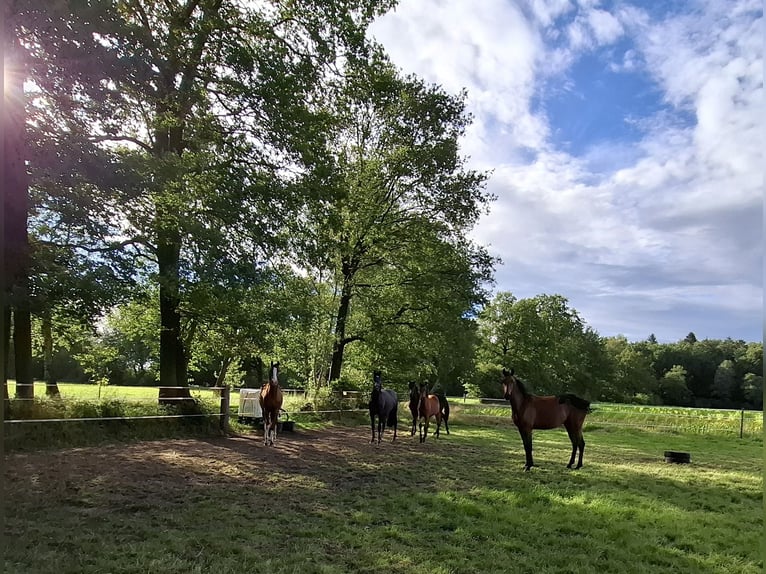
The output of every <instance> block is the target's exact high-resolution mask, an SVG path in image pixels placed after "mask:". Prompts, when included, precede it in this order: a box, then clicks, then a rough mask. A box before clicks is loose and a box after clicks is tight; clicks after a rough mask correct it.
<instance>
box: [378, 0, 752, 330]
mask: <svg viewBox="0 0 766 574" xmlns="http://www.w3.org/2000/svg"><path fill="white" fill-rule="evenodd" d="M372 35H373V36H374V37H375V38H376V39H377V40H378V41H379V42H381V43H382V44H383V45H384V46H385V47H386V49H387V51H388V53H389V54H390V56H391V58H392V59H393V61H394V62H395V63H396V64H397V65H398V66H400V67H401V68H402V69H403V70H404V71H406V72H414V73H416V74H418V75H419V76H421V77H423V78H424V79H426V80H428V81H430V82H434V83H438V84H441V85H442V86H443V87H444V88H445V89H446V90H448V91H450V92H458V91H459V90H460V89H462V88H466V89H467V90H468V106H469V109H470V111H471V113H472V114H473V115H474V118H475V119H474V123H473V125H472V126H471V128H470V130H469V132H468V134H467V135H466V137H465V139H464V141H463V151H464V153H465V154H466V155H468V156H470V158H471V159H470V163H471V167H474V168H480V169H490V170H492V176H491V179H490V182H489V185H488V189H489V191H491V192H492V193H493V194H494V195H496V196H497V200H496V201H495V202H494V204H493V206H492V209H491V213H490V214H489V215H488V216H486V217H485V218H484V219H483V220H482V221H481V222H480V224H479V226H478V227H477V228H476V230H475V232H474V236H475V238H476V240H477V241H479V242H481V243H483V244H485V245H488V246H489V248H490V250H491V252H492V253H493V254H495V255H498V256H500V257H501V258H502V260H503V264H502V265H500V266H498V268H497V272H496V280H497V284H496V286H495V288H496V290H505V291H511V292H512V293H514V294H515V295H516V296H517V297H519V298H522V297H531V296H534V295H536V294H539V293H559V294H562V295H564V296H565V297H567V298H568V299H569V302H570V305H571V306H572V307H574V308H575V309H577V311H578V312H579V313H580V315H581V316H582V317H583V318H584V319H585V321H586V322H587V323H588V324H589V325H591V326H592V327H593V328H595V329H596V330H597V331H598V332H599V333H600V334H601V335H604V336H611V335H617V334H623V335H625V336H626V337H628V339H630V340H642V339H645V338H646V337H648V336H649V334H650V333H654V334H655V335H656V337H657V338H658V340H660V341H661V342H670V341H676V340H679V339H681V338H683V337H684V336H686V334H687V333H689V332H690V331H693V332H694V333H695V334H696V335H697V337H698V338H699V339H703V338H721V339H723V338H726V337H732V338H735V339H739V338H741V339H745V340H748V341H760V340H762V335H763V297H762V293H763V191H764V137H763V136H764V134H765V133H766V131H765V124H764V93H763V76H764V64H763V48H764V40H763V38H764V26H763V3H762V2H761V1H760V0H758V1H755V0H753V1H750V0H742V1H739V0H737V1H734V0H709V1H703V0H700V1H686V0H684V1H680V0H679V1H673V2H657V1H649V2H644V3H641V2H631V1H619V0H618V1H614V2H613V1H603V2H599V1H598V0H526V1H524V0H401V3H400V5H399V6H398V7H397V9H396V10H395V11H393V12H391V13H389V14H387V15H386V16H384V17H383V18H381V19H380V20H378V21H377V22H375V24H374V25H373V27H372Z"/></svg>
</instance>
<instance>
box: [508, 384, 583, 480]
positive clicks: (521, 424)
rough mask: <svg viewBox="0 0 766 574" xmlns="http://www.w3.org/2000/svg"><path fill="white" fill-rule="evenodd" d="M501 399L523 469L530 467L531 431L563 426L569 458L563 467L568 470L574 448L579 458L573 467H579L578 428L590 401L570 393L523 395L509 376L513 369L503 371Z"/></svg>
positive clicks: (581, 440)
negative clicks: (521, 454)
mask: <svg viewBox="0 0 766 574" xmlns="http://www.w3.org/2000/svg"><path fill="white" fill-rule="evenodd" d="M502 384H503V397H504V398H505V399H507V400H508V401H510V403H511V414H512V417H513V423H514V424H515V425H516V427H517V428H518V429H519V434H521V440H522V442H523V443H524V452H525V454H526V464H525V465H524V470H529V469H530V468H531V467H533V466H534V462H533V461H532V430H533V429H554V428H558V427H561V426H563V427H564V428H565V429H566V430H567V433H568V434H569V440H570V441H572V456H571V457H570V458H569V464H568V465H567V468H572V465H573V464H574V460H575V454H576V452H577V449H578V448H579V449H580V457H579V458H578V460H577V466H576V467H575V468H581V467H582V455H583V451H584V450H585V440H584V439H583V437H582V425H583V423H584V422H585V415H587V414H588V413H589V412H591V409H590V402H589V401H586V400H585V399H582V398H580V397H578V396H576V395H573V394H571V393H566V394H563V395H558V396H546V397H540V396H537V395H533V394H531V393H529V392H527V389H526V388H525V387H524V384H523V383H522V382H521V381H520V380H519V379H518V378H517V377H516V376H515V375H514V374H513V369H511V370H510V371H507V370H506V369H503V380H502Z"/></svg>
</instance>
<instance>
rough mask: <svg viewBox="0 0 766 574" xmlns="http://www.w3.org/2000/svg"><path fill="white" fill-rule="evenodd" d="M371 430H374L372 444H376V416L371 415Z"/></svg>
mask: <svg viewBox="0 0 766 574" xmlns="http://www.w3.org/2000/svg"><path fill="white" fill-rule="evenodd" d="M370 429H371V430H372V438H371V439H370V444H373V443H375V415H374V414H372V413H370Z"/></svg>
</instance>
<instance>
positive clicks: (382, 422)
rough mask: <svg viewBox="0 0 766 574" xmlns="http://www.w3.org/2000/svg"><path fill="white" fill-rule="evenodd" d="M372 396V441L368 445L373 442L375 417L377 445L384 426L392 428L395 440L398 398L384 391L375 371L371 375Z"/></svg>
mask: <svg viewBox="0 0 766 574" xmlns="http://www.w3.org/2000/svg"><path fill="white" fill-rule="evenodd" d="M372 380H373V384H372V396H371V397H370V405H369V407H370V427H371V428H372V439H371V440H370V444H372V443H374V442H375V417H376V416H377V417H378V444H380V439H381V438H382V437H383V431H384V430H385V429H386V426H389V427H393V429H394V438H393V439H392V441H391V442H393V441H395V440H396V426H397V422H398V421H397V415H398V410H399V398H398V397H397V396H396V393H395V392H394V391H392V390H391V389H384V388H383V385H382V383H381V381H380V371H375V372H374V373H373V375H372Z"/></svg>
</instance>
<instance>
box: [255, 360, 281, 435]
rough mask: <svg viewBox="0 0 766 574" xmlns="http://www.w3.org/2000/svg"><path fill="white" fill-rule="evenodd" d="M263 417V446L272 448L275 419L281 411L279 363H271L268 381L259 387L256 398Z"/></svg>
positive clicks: (275, 433)
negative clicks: (259, 392) (258, 393)
mask: <svg viewBox="0 0 766 574" xmlns="http://www.w3.org/2000/svg"><path fill="white" fill-rule="evenodd" d="M258 402H259V403H260V405H261V416H263V444H264V445H266V446H269V445H272V446H274V442H275V441H276V440H277V419H278V418H279V411H280V410H281V409H282V389H281V388H280V387H279V362H276V363H275V362H274V361H272V362H271V367H270V369H269V380H268V381H266V383H265V384H264V385H263V386H262V387H261V394H260V396H259V397H258Z"/></svg>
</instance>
